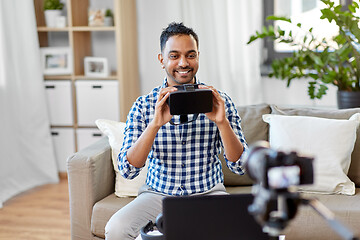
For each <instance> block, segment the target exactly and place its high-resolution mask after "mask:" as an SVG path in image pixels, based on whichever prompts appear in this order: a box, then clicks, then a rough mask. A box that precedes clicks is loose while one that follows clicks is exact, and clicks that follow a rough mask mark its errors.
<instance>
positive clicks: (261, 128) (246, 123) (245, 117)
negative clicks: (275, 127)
mask: <svg viewBox="0 0 360 240" xmlns="http://www.w3.org/2000/svg"><path fill="white" fill-rule="evenodd" d="M237 111H238V113H239V115H240V117H241V127H242V130H243V132H244V135H245V139H246V141H247V143H248V144H252V143H254V142H256V141H259V140H265V141H267V140H268V135H269V126H268V124H266V123H264V122H263V121H262V115H264V114H268V113H270V111H271V109H270V106H269V105H268V104H257V105H249V106H239V107H237ZM220 159H221V163H222V168H223V173H224V184H225V186H241V185H252V184H253V181H252V180H251V179H250V178H249V176H248V175H247V174H244V175H242V176H240V175H237V174H235V173H233V172H231V171H230V170H229V168H228V167H227V166H226V163H225V160H224V158H223V154H220Z"/></svg>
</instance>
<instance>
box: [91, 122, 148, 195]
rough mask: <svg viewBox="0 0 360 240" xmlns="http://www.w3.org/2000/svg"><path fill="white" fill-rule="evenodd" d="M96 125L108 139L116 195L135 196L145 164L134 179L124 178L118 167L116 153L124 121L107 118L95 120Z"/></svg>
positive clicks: (144, 178) (143, 177)
mask: <svg viewBox="0 0 360 240" xmlns="http://www.w3.org/2000/svg"><path fill="white" fill-rule="evenodd" d="M95 123H96V125H97V127H98V128H99V129H100V131H102V132H103V133H104V134H105V135H106V136H107V137H108V139H109V144H110V146H111V158H112V162H113V166H114V171H115V178H116V180H115V194H116V196H118V197H129V196H137V194H138V191H139V188H140V187H141V186H142V185H144V183H145V180H146V174H147V165H146V167H144V169H143V170H142V171H141V172H140V174H139V176H137V177H136V178H135V179H131V180H130V179H125V178H124V177H123V176H121V174H120V172H119V168H118V155H119V152H120V148H121V146H122V143H123V140H124V131H125V123H123V122H116V121H113V120H107V119H98V120H96V121H95Z"/></svg>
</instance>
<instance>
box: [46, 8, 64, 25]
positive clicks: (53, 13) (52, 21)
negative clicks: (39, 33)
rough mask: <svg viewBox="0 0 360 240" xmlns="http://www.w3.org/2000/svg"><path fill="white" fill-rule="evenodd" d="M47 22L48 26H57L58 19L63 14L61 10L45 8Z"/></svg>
mask: <svg viewBox="0 0 360 240" xmlns="http://www.w3.org/2000/svg"><path fill="white" fill-rule="evenodd" d="M44 14H45V23H46V26H47V27H56V21H57V18H58V17H59V16H61V10H45V11H44Z"/></svg>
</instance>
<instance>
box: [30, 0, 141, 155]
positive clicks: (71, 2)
mask: <svg viewBox="0 0 360 240" xmlns="http://www.w3.org/2000/svg"><path fill="white" fill-rule="evenodd" d="M43 1H44V0H34V7H35V14H36V21H37V32H38V37H39V44H40V47H51V46H49V39H48V34H49V33H52V32H65V33H67V35H68V39H69V43H68V45H69V47H70V49H71V51H72V55H73V66H72V69H73V71H72V74H70V75H55V76H54V75H51V76H49V75H46V76H44V80H45V81H46V80H71V82H72V84H71V87H72V94H73V96H72V97H73V116H74V117H73V118H74V120H73V122H74V124H73V126H68V127H70V128H74V130H76V129H77V128H81V127H79V126H78V123H77V109H76V91H75V82H76V81H83V80H94V79H96V80H117V81H118V83H119V108H120V111H119V112H120V116H119V119H120V121H125V120H126V116H127V113H128V112H129V110H130V108H131V106H132V104H133V102H134V101H135V99H136V98H137V97H138V96H139V94H140V88H139V71H138V59H137V56H138V52H137V26H136V1H134V0H113V4H114V5H113V9H112V10H113V15H114V26H110V27H108V26H103V27H89V26H88V9H89V7H91V6H90V5H89V4H90V1H89V0H67V1H66V3H65V6H64V7H65V8H66V12H67V26H66V27H64V28H49V27H46V26H45V17H44V11H43ZM92 32H113V33H114V42H115V46H116V49H114V54H116V69H115V71H113V72H112V73H111V75H110V76H109V77H105V78H98V77H96V78H93V77H87V76H85V75H84V57H86V56H93V54H92V47H93V44H94V43H93V42H92V36H91V33H92ZM65 45H66V44H65ZM54 127H55V126H54ZM75 142H77V141H76V136H75ZM75 149H76V151H77V150H79V149H77V146H75Z"/></svg>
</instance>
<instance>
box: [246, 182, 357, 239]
mask: <svg viewBox="0 0 360 240" xmlns="http://www.w3.org/2000/svg"><path fill="white" fill-rule="evenodd" d="M276 205H277V206H276ZM299 205H305V206H310V207H311V208H312V209H313V210H315V211H316V212H317V213H318V214H319V215H320V216H321V217H322V218H323V219H324V220H326V222H327V224H328V225H329V226H330V227H331V228H332V229H333V230H334V231H335V232H336V233H337V234H338V235H339V236H340V237H342V238H343V239H346V240H358V239H359V238H358V237H357V236H355V234H354V233H353V232H352V231H351V230H350V229H349V228H347V227H346V226H345V225H343V224H342V223H341V222H339V221H338V220H336V219H335V215H334V213H332V212H331V211H330V210H329V209H328V208H327V207H326V206H325V205H323V204H322V203H321V202H320V201H319V200H317V199H305V198H302V197H301V196H300V194H299V193H297V192H289V191H287V190H283V191H280V192H279V191H274V190H268V189H264V188H261V187H260V190H259V191H258V192H257V193H256V195H255V198H254V202H253V204H251V205H250V206H249V212H250V213H251V214H252V215H254V217H255V219H256V221H257V222H258V223H259V224H260V225H262V226H263V231H264V232H266V233H268V234H269V236H270V237H271V238H270V239H271V240H273V239H278V237H279V235H280V233H281V231H282V230H284V229H285V228H286V226H287V224H288V222H289V221H290V220H291V219H293V218H294V217H295V215H296V213H297V209H298V206H299Z"/></svg>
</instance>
